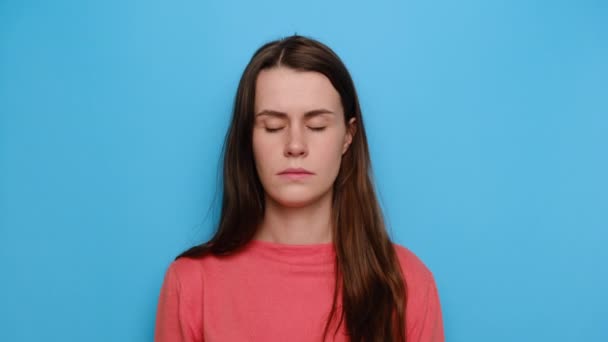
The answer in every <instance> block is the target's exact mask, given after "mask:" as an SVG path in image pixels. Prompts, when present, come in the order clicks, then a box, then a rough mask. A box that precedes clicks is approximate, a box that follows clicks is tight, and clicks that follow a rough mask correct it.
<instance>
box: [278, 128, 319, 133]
mask: <svg viewBox="0 0 608 342" xmlns="http://www.w3.org/2000/svg"><path fill="white" fill-rule="evenodd" d="M308 128H310V129H311V130H313V131H314V132H320V131H322V130H324V129H325V127H308ZM281 129H283V127H281V128H267V127H266V132H268V133H276V132H277V131H280V130H281Z"/></svg>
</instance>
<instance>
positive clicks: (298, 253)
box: [154, 240, 444, 342]
mask: <svg viewBox="0 0 608 342" xmlns="http://www.w3.org/2000/svg"><path fill="white" fill-rule="evenodd" d="M394 246H395V248H396V251H397V255H398V257H399V262H400V265H401V267H402V270H403V271H404V274H405V278H406V279H407V286H408V291H409V300H408V303H407V304H408V305H407V311H406V330H407V341H408V342H443V341H444V334H443V322H442V315H441V309H440V305H439V295H438V292H437V287H436V285H435V281H434V278H433V275H432V273H431V272H430V271H429V269H428V268H427V267H426V266H425V265H424V264H423V263H422V261H421V260H420V259H419V258H418V257H417V256H416V255H414V254H413V253H412V252H411V251H410V250H409V249H407V248H405V247H403V246H401V245H399V244H395V243H394ZM334 256H335V250H334V247H333V245H332V244H331V243H324V244H314V245H287V244H279V243H273V242H266V241H262V240H252V242H251V243H250V244H249V245H248V246H247V248H246V249H244V250H243V251H242V252H241V253H239V254H237V255H233V256H230V257H223V258H218V257H215V256H211V255H208V256H205V257H204V258H200V259H190V258H180V259H178V260H175V261H173V262H172V263H171V264H170V265H169V267H168V268H167V271H166V273H165V278H164V281H163V284H162V288H161V290H160V296H159V299H158V307H157V312H156V325H155V332H154V341H155V342H194V341H201V342H202V341H206V342H232V341H235V342H236V341H238V342H243V341H264V342H273V341H280V342H285V341H289V342H299V341H302V342H305V341H306V342H310V341H321V336H322V334H323V328H324V324H325V322H326V320H327V317H328V315H329V311H330V309H331V303H332V294H333V292H332V291H333V286H334V276H335V275H334V270H333V260H334V259H333V258H334ZM339 299H340V297H339V298H338V310H340V307H341V302H340V300H339ZM339 312H340V311H338V312H337V313H338V315H339ZM337 317H339V316H337ZM336 323H337V320H336V321H334V325H332V326H331V327H332V328H333V327H335V324H336ZM333 332H334V329H331V330H330V331H329V333H328V335H327V337H328V339H329V340H330V341H348V336H347V335H346V330H345V324H344V322H343V323H342V325H341V326H340V330H339V331H338V333H337V334H336V335H335V339H334V337H333Z"/></svg>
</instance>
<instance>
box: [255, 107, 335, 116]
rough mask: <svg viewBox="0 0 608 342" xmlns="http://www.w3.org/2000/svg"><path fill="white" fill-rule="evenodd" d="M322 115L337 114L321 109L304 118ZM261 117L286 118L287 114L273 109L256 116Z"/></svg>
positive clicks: (307, 114)
mask: <svg viewBox="0 0 608 342" xmlns="http://www.w3.org/2000/svg"><path fill="white" fill-rule="evenodd" d="M322 114H335V113H334V112H332V111H331V110H329V109H325V108H319V109H313V110H309V111H308V112H306V113H304V117H305V118H310V117H313V116H318V115H322ZM259 115H270V116H275V117H280V118H284V117H286V116H287V113H284V112H279V111H276V110H271V109H264V110H262V111H260V112H259V113H257V114H256V115H255V116H256V117H257V116H259Z"/></svg>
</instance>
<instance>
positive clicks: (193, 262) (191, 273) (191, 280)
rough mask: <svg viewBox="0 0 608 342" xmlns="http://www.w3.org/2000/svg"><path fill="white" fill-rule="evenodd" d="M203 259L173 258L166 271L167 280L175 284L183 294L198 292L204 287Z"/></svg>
mask: <svg viewBox="0 0 608 342" xmlns="http://www.w3.org/2000/svg"><path fill="white" fill-rule="evenodd" d="M202 263H203V261H202V260H201V259H194V258H188V257H181V258H179V259H176V260H173V261H172V262H171V263H170V264H169V266H168V267H167V269H166V271H165V282H167V283H170V284H173V287H175V288H176V289H178V291H179V292H180V294H181V295H186V296H188V294H194V293H197V292H198V291H199V290H201V289H202V287H203V265H202Z"/></svg>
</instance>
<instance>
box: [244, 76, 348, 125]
mask: <svg viewBox="0 0 608 342" xmlns="http://www.w3.org/2000/svg"><path fill="white" fill-rule="evenodd" d="M254 107H255V112H256V113H257V112H259V111H261V110H276V111H281V112H285V113H288V114H289V115H294V114H301V113H305V112H307V111H309V110H311V109H316V108H319V107H322V108H327V109H329V110H331V111H333V112H335V113H337V112H340V111H341V110H342V103H341V101H340V94H339V93H338V91H337V90H336V89H335V88H334V87H333V85H332V84H331V82H330V81H329V79H328V78H327V77H326V76H325V75H323V74H321V73H319V72H314V71H296V70H294V69H290V68H285V67H278V68H272V69H265V70H262V71H260V73H259V74H258V78H257V80H256V91H255V106H254Z"/></svg>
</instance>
